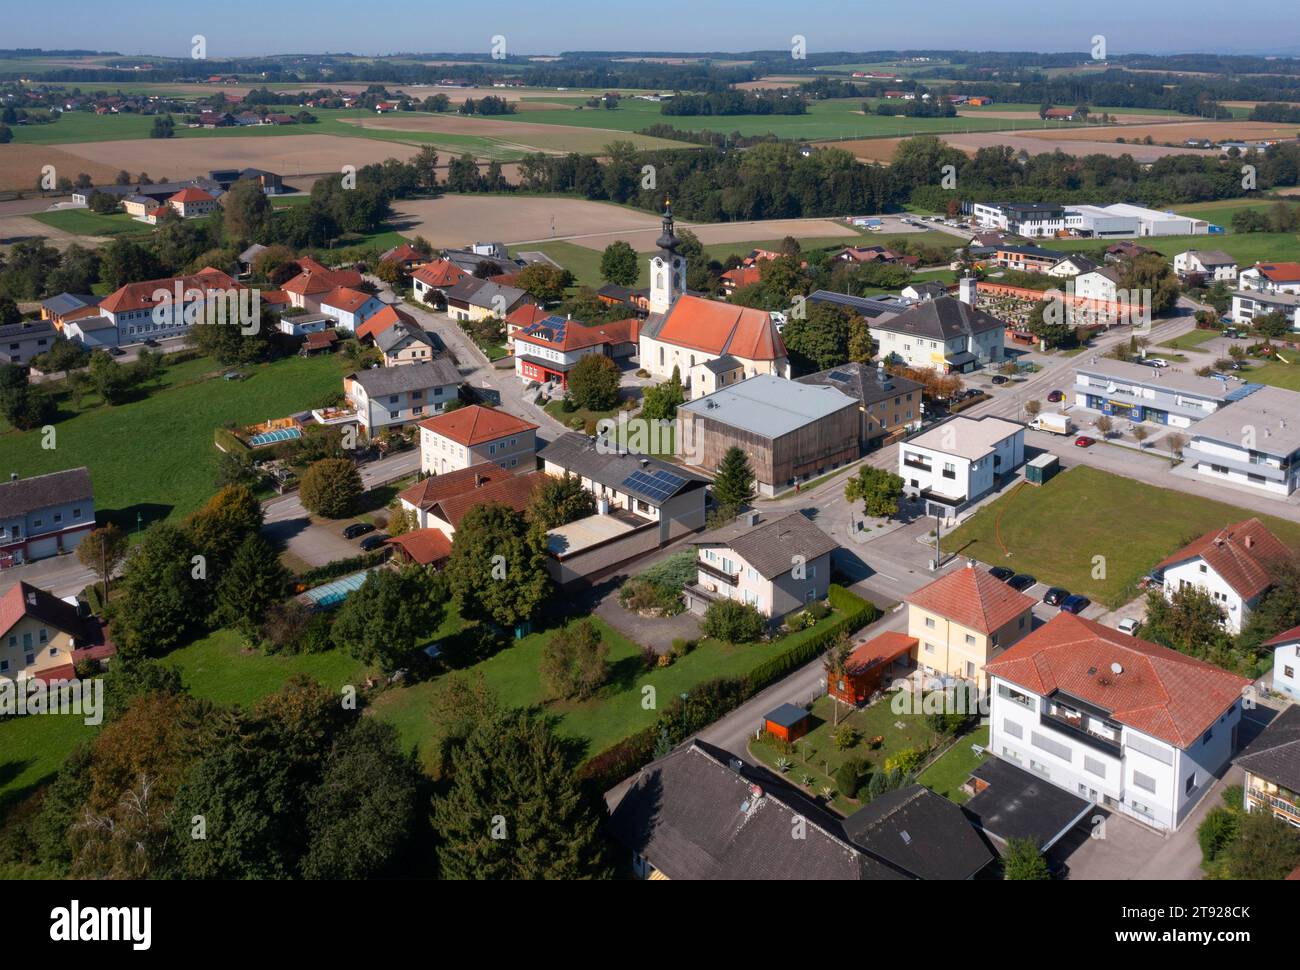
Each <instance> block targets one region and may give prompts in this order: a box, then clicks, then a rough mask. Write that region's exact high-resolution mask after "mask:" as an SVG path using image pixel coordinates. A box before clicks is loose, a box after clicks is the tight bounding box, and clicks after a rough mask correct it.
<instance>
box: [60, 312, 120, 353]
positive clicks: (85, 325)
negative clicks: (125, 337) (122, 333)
mask: <svg viewBox="0 0 1300 970" xmlns="http://www.w3.org/2000/svg"><path fill="white" fill-rule="evenodd" d="M63 336H65V337H67V338H68V339H69V340H76V341H78V342H79V343H82V344H84V345H85V346H87V347H89V348H90V349H91V350H95V349H98V348H104V347H116V346H117V327H115V326H113V321H112V320H110V319H109V318H108V317H105V316H100V315H98V314H96V315H95V316H92V317H78V318H77V319H75V320H69V321H68V322H67V323H65V324H64V325H63Z"/></svg>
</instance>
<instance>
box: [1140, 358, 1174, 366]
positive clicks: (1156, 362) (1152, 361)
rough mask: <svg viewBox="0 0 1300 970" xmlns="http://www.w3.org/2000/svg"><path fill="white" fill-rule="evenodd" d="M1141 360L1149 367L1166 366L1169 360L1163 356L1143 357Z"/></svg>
mask: <svg viewBox="0 0 1300 970" xmlns="http://www.w3.org/2000/svg"><path fill="white" fill-rule="evenodd" d="M1142 360H1144V361H1145V362H1146V364H1147V365H1148V366H1150V367H1168V366H1169V361H1167V360H1165V359H1164V358H1163V357H1143V358H1142Z"/></svg>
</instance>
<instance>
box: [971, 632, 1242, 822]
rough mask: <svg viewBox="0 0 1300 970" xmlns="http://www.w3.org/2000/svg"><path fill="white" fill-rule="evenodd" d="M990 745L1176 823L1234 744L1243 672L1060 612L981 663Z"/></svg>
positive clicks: (1065, 783) (1084, 793)
mask: <svg viewBox="0 0 1300 970" xmlns="http://www.w3.org/2000/svg"><path fill="white" fill-rule="evenodd" d="M986 673H987V674H988V677H989V685H990V693H991V697H992V709H991V714H990V717H989V751H990V752H992V753H993V754H994V755H996V756H997V757H998V758H1000V759H1003V760H1005V761H1009V762H1011V763H1012V764H1013V765H1016V766H1017V767H1020V768H1024V769H1027V770H1028V771H1029V772H1031V773H1034V774H1036V775H1038V776H1039V777H1040V778H1042V779H1045V780H1047V781H1049V782H1051V783H1052V784H1053V785H1055V786H1057V787H1059V788H1062V789H1064V790H1065V791H1068V792H1071V793H1074V794H1077V795H1079V796H1081V797H1083V798H1085V799H1086V800H1088V801H1090V802H1095V803H1097V804H1100V805H1103V806H1105V807H1107V808H1110V809H1114V810H1117V811H1120V812H1123V813H1124V814H1126V815H1130V816H1132V817H1134V818H1137V819H1139V820H1140V821H1142V822H1145V823H1146V824H1147V825H1151V826H1154V827H1156V828H1161V829H1170V830H1172V829H1176V828H1177V827H1178V826H1179V825H1180V824H1181V823H1182V822H1183V820H1184V819H1186V818H1187V815H1188V813H1189V812H1190V811H1191V810H1192V808H1193V807H1195V805H1196V803H1197V802H1198V801H1199V800H1200V798H1201V796H1202V795H1204V794H1205V793H1206V792H1207V791H1209V790H1210V788H1211V787H1212V786H1213V784H1214V782H1215V780H1216V778H1217V776H1218V775H1219V773H1220V772H1221V770H1222V768H1223V767H1224V765H1226V764H1227V762H1228V759H1229V758H1231V756H1232V754H1233V752H1234V751H1235V750H1236V747H1237V727H1238V724H1239V723H1240V721H1241V697H1242V689H1243V688H1245V687H1246V686H1248V685H1249V684H1250V681H1249V680H1247V679H1246V678H1244V677H1238V676H1237V675H1236V674H1232V673H1229V672H1228V671H1226V670H1221V669H1219V668H1218V667H1214V666H1211V665H1210V664H1207V663H1205V662H1204V661H1201V660H1196V659H1194V658H1192V657H1189V656H1187V655H1186V654H1182V653H1179V652H1177V651H1176V650H1170V649H1168V648H1167V647H1161V646H1158V645H1157V644H1154V643H1148V642H1147V641H1145V640H1142V639H1139V638H1138V637H1133V636H1128V635H1126V634H1123V633H1120V632H1118V631H1117V630H1113V629H1111V628H1109V627H1105V626H1102V625H1101V624H1100V623H1094V622H1093V621H1091V620H1085V619H1083V618H1082V617H1078V616H1075V615H1073V614H1071V613H1058V614H1057V615H1056V616H1054V617H1052V619H1051V620H1049V621H1048V622H1047V623H1046V624H1044V625H1043V626H1041V627H1039V628H1038V629H1037V630H1035V631H1034V632H1033V633H1031V634H1029V636H1027V637H1025V638H1024V639H1023V640H1021V641H1020V642H1019V643H1017V644H1016V645H1015V646H1013V647H1011V648H1010V649H1009V650H1007V651H1006V653H1004V654H1002V656H1000V657H998V658H997V659H995V660H992V661H990V662H989V663H988V665H987V667H986Z"/></svg>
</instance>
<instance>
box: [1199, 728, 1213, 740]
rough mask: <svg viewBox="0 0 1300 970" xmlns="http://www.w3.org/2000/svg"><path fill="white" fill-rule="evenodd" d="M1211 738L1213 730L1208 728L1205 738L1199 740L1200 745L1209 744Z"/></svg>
mask: <svg viewBox="0 0 1300 970" xmlns="http://www.w3.org/2000/svg"><path fill="white" fill-rule="evenodd" d="M1213 737H1214V728H1210V729H1209V730H1208V731H1206V732H1205V737H1203V738H1201V744H1209V743H1210V740H1211V739H1212V738H1213Z"/></svg>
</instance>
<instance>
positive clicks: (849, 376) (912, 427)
mask: <svg viewBox="0 0 1300 970" xmlns="http://www.w3.org/2000/svg"><path fill="white" fill-rule="evenodd" d="M799 382H800V383H801V384H821V385H825V386H827V387H833V388H835V389H836V390H837V391H839V392H841V393H842V394H846V395H848V396H849V397H851V398H856V399H857V402H858V444H859V446H860V447H861V449H862V451H863V452H864V453H865V452H868V451H873V450H874V449H876V448H878V447H879V446H880V445H881V444H882V443H884V441H885V440H886V439H887V438H893V437H895V436H898V435H902V434H905V433H907V432H910V431H919V430H921V416H922V415H921V394H922V390H923V388H922V386H921V385H920V384H918V383H917V382H916V381H913V380H909V379H908V378H906V377H896V376H894V375H893V374H890V373H889V372H888V371H886V370H885V367H884V364H883V363H879V364H877V365H876V366H875V367H873V366H871V365H870V364H863V363H859V362H858V361H850V362H849V363H847V364H841V365H839V366H838V367H832V368H831V369H830V370H824V371H819V372H818V373H816V374H809V375H807V376H806V377H800V378H799Z"/></svg>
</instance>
